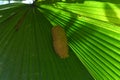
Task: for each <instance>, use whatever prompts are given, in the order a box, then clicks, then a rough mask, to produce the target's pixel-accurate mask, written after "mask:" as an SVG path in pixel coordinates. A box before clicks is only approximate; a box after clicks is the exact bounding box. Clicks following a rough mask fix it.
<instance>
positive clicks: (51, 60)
mask: <svg viewBox="0 0 120 80" xmlns="http://www.w3.org/2000/svg"><path fill="white" fill-rule="evenodd" d="M96 4H97V6H96ZM35 5H37V7H36V6H35ZM35 5H27V4H9V5H1V6H0V55H1V56H0V65H1V67H0V80H31V79H32V80H93V78H94V79H97V80H100V79H115V80H117V79H118V80H119V79H120V72H119V71H120V66H119V64H120V60H119V59H120V53H119V52H120V46H119V45H120V27H119V15H118V14H119V4H112V3H101V2H96V1H86V2H85V3H84V4H74V3H73V4H72V3H71V4H68V3H62V2H59V3H56V4H53V5H39V3H38V4H35ZM111 9H112V10H111ZM98 10H100V12H101V14H99V13H98ZM108 12H112V13H111V14H108ZM115 20H116V21H115ZM54 25H61V26H62V27H63V28H64V29H65V31H66V34H67V38H68V43H69V44H68V46H69V54H70V57H69V58H67V59H60V58H59V56H57V55H56V53H55V51H54V49H53V46H52V36H51V28H52V27H53V26H54ZM81 62H82V63H81ZM83 65H84V66H85V67H84V66H83ZM86 69H87V70H88V71H87V70H86ZM89 73H90V74H91V75H92V77H93V78H92V77H91V76H90V74H89Z"/></svg>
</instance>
